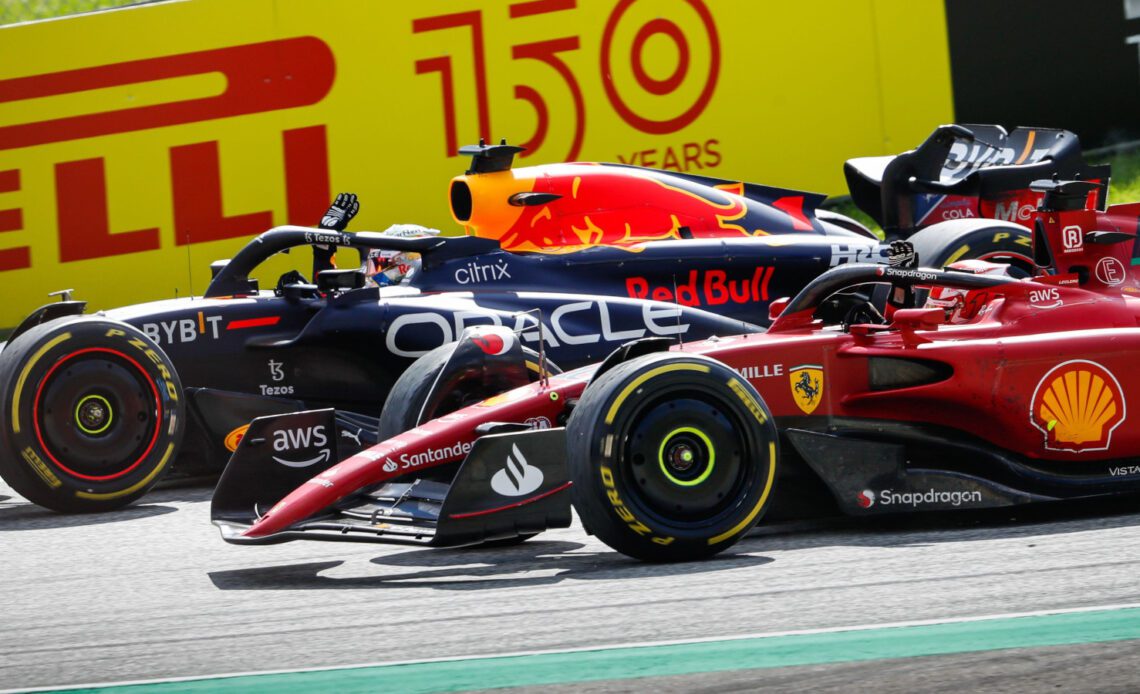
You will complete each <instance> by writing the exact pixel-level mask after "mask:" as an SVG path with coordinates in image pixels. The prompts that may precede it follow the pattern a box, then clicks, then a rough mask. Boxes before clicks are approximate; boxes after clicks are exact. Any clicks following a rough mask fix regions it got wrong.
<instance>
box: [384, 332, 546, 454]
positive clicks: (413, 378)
mask: <svg viewBox="0 0 1140 694" xmlns="http://www.w3.org/2000/svg"><path fill="white" fill-rule="evenodd" d="M454 351H455V344H454V343H448V344H446V345H440V346H439V347H436V348H435V349H433V350H431V351H430V352H428V353H427V354H425V355H423V356H422V357H420V358H419V359H417V360H416V361H414V362H412V365H411V366H409V367H408V368H407V369H405V370H404V373H402V374H400V377H399V378H397V379H396V382H395V383H394V384H392V389H391V390H390V391H389V392H388V399H387V400H386V401H385V402H384V409H383V410H381V412H380V424H379V433H378V436H379V439H380V440H381V441H386V440H387V439H390V438H392V437H393V436H396V435H398V434H402V433H404V432H405V431H407V430H408V429H414V428H416V427H417V426H419V425H421V424H423V423H424V422H426V421H428V420H431V419H435V418H436V417H442V416H443V415H445V414H448V413H451V412H454V411H456V410H458V409H461V408H464V407H467V406H468V405H474V404H475V403H477V402H480V401H482V400H485V399H487V398H489V397H491V396H493V395H498V394H499V393H501V392H503V388H504V387H503V386H500V385H498V384H497V383H496V380H495V377H494V376H495V375H494V374H493V373H492V374H486V373H484V372H483V364H481V363H480V364H457V363H455V362H454V361H452V360H451V355H452V353H453V352H454ZM522 352H523V359H524V363H525V365H526V368H527V373H528V374H529V376H530V380H531V382H534V381H537V380H538V379H539V376H540V368H541V367H540V365H539V361H540V360H539V354H538V352H536V351H534V350H533V349H530V348H529V347H523V348H522ZM545 366H546V373H547V374H548V375H551V376H553V375H557V374H560V373H562V369H560V368H558V366H557V365H556V364H554V362H552V361H550V360H549V359H548V360H546V364H545ZM429 398H431V399H432V400H431V402H428V399H429Z"/></svg>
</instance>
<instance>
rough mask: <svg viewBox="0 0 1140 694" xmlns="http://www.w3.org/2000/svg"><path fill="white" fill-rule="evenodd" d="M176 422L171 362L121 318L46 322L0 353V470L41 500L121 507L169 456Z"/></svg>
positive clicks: (178, 396) (58, 506) (179, 399)
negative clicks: (1, 438) (1, 431)
mask: <svg viewBox="0 0 1140 694" xmlns="http://www.w3.org/2000/svg"><path fill="white" fill-rule="evenodd" d="M185 420H186V416H185V398H184V397H183V394H182V386H181V384H180V383H179V380H178V374H177V373H176V372H175V370H174V366H173V364H171V362H170V359H169V358H168V357H167V356H166V355H165V354H164V353H163V351H162V349H161V348H159V347H158V346H157V345H156V344H155V343H154V342H152V341H151V340H150V339H149V338H147V337H146V335H144V334H143V333H142V332H140V331H139V330H137V329H135V328H133V327H132V326H130V325H127V324H125V323H120V322H117V321H112V320H106V319H101V318H94V317H90V318H88V317H81V318H64V319H60V320H55V321H50V322H48V323H45V324H43V325H39V326H36V327H35V328H32V329H31V330H29V331H28V332H26V333H24V334H22V335H20V336H19V337H17V338H16V339H15V340H14V341H12V342H11V343H9V344H8V345H7V346H6V347H5V349H4V351H3V352H0V423H2V430H3V432H4V438H3V440H2V441H0V475H2V476H3V478H4V480H5V481H7V482H8V484H10V485H11V486H12V488H13V489H14V490H16V491H17V492H19V493H20V494H21V495H23V496H24V497H26V498H27V499H28V500H29V501H32V502H34V503H36V504H39V505H41V506H45V507H47V508H50V509H53V510H56V511H61V512H66V513H78V512H94V511H109V510H112V509H116V508H119V507H122V506H125V505H127V504H130V503H131V502H133V501H135V500H136V499H138V498H139V497H141V496H142V495H144V494H146V492H147V491H148V490H149V489H150V488H151V487H153V486H154V485H155V483H157V482H158V481H159V479H160V478H161V477H162V475H163V473H164V472H165V471H166V469H167V468H168V467H169V465H170V463H171V462H172V461H173V460H174V458H175V456H176V454H177V452H178V447H179V444H180V443H181V439H182V433H183V429H184V425H185Z"/></svg>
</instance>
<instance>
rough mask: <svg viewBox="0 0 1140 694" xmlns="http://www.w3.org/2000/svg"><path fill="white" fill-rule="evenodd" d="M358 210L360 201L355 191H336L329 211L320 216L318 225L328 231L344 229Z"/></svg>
mask: <svg viewBox="0 0 1140 694" xmlns="http://www.w3.org/2000/svg"><path fill="white" fill-rule="evenodd" d="M359 211H360V203H359V202H358V201H357V199H356V194H355V193H338V194H337V196H336V200H333V204H332V205H329V211H328V212H325V216H324V217H322V218H321V224H320V227H321V228H322V229H328V230H330V231H344V229H345V227H347V226H348V223H349V222H351V221H352V218H353V217H355V216H356V213H357V212H359Z"/></svg>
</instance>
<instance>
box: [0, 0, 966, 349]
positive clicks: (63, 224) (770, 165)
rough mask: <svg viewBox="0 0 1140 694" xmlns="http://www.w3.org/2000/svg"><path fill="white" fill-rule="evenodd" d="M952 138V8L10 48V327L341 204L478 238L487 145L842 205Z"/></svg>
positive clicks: (4, 261)
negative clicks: (466, 180) (335, 200)
mask: <svg viewBox="0 0 1140 694" xmlns="http://www.w3.org/2000/svg"><path fill="white" fill-rule="evenodd" d="M952 118H953V110H952V99H951V91H950V75H949V66H948V58H947V45H946V31H945V18H944V14H943V7H942V3H941V2H940V1H939V0H923V1H917V2H903V1H902V0H861V1H851V0H819V1H817V2H801V3H794V4H793V3H768V2H749V1H746V0H525V1H524V0H520V1H516V2H507V1H500V2H491V1H483V2H479V1H477V0H422V1H421V2H416V3H396V2H387V1H384V2H352V1H350V0H327V1H325V2H321V3H311V2H306V1H305V0H244V1H243V2H232V1H230V0H194V1H193V2H169V3H160V4H155V5H146V6H142V7H136V8H128V9H124V10H117V11H111V12H104V13H98V14H92V15H85V16H78V17H73V18H67V19H61V20H54V21H46V22H39V23H33V24H26V25H18V26H13V27H5V28H0V289H2V290H3V297H4V299H3V301H2V302H0V326H3V325H7V326H11V325H15V324H16V323H17V322H18V321H19V320H20V318H22V317H23V316H24V315H25V314H26V313H27V312H28V311H30V310H31V309H33V308H34V307H36V306H38V305H40V304H41V303H44V302H46V301H47V300H48V299H47V296H46V294H47V293H48V292H49V291H52V290H56V289H62V288H66V287H75V288H76V289H77V290H78V295H77V298H83V299H86V300H88V301H89V302H90V306H91V308H93V309H98V308H108V307H112V306H117V305H122V304H126V303H132V302H137V301H143V300H148V299H155V298H167V297H171V296H174V295H175V294H178V295H183V296H184V295H186V294H188V293H190V292H191V291H193V292H194V293H200V292H201V291H202V290H203V288H204V287H205V285H206V284H207V282H208V280H209V272H208V265H209V262H210V261H212V260H215V259H218V258H225V257H228V256H230V255H231V254H232V253H233V252H235V250H236V249H237V248H239V247H240V245H241V243H242V241H241V240H242V239H244V238H247V237H249V236H251V235H254V234H256V233H259V232H260V231H263V230H264V229H266V228H268V227H270V226H273V225H277V224H284V223H299V224H314V223H315V222H316V221H317V220H318V219H319V216H320V213H321V212H322V211H323V209H324V207H325V206H326V205H327V201H328V199H329V197H330V194H331V193H333V192H335V191H341V190H346V191H353V192H356V193H358V194H359V195H360V196H361V199H362V211H361V214H360V216H359V217H358V218H357V221H356V222H354V224H353V227H352V228H354V229H357V230H361V229H382V228H384V227H386V226H388V225H389V224H391V223H396V222H418V223H421V224H426V225H430V226H435V227H437V228H440V229H443V230H444V231H445V233H455V232H458V231H459V229H458V227H456V225H455V224H454V222H452V221H451V219H450V216H449V214H448V212H447V208H446V186H447V181H448V179H449V178H450V177H451V176H452V175H454V174H456V173H458V172H461V171H462V170H463V169H464V168H465V166H466V163H467V160H466V159H465V158H460V157H458V156H456V155H455V152H454V150H455V149H456V147H458V146H459V145H463V144H471V143H474V142H475V141H477V140H478V138H479V137H480V135H484V136H486V137H488V138H493V139H495V140H498V138H502V137H505V138H507V139H508V141H510V142H511V143H516V144H527V145H529V146H530V151H529V152H528V153H527V154H528V156H527V157H526V158H524V159H523V160H522V162H523V163H541V162H554V161H563V160H568V159H578V160H601V161H624V162H626V163H631V164H641V165H648V166H656V167H659V168H672V169H676V170H681V171H690V172H696V173H702V174H706V175H712V176H719V177H725V178H735V179H744V180H750V181H756V182H762V183H769V184H772V185H780V186H786V187H802V188H806V189H811V190H819V191H823V192H827V193H830V194H841V193H843V192H844V188H843V180H842V173H841V165H842V161H843V160H844V159H845V158H847V157H851V156H863V155H870V154H880V153H892V152H896V151H901V150H904V149H908V148H910V147H912V146H914V145H916V144H917V143H918V142H919V141H920V140H921V139H922V138H923V137H925V136H926V135H927V134H928V133H929V131H930V130H931V129H932V128H933V127H934V126H935V125H937V124H939V123H942V122H949V121H950V120H952ZM191 268H192V269H193V272H192V275H191V273H190V269H191ZM264 279H265V278H263V282H264Z"/></svg>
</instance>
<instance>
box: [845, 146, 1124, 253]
mask: <svg viewBox="0 0 1140 694" xmlns="http://www.w3.org/2000/svg"><path fill="white" fill-rule="evenodd" d="M843 173H844V175H845V176H846V178H847V187H848V190H849V191H850V192H851V200H852V201H853V202H854V203H855V205H856V206H857V207H858V208H859V209H861V210H863V211H864V212H866V213H867V214H868V215H870V216H871V217H872V218H873V219H874V220H875V221H876V222H878V223H879V224H880V225H882V227H883V230H884V232H886V233H887V236H888V239H890V238H899V237H906V236H908V235H909V234H910V233H911V232H913V231H915V230H917V229H920V228H922V227H925V226H929V225H930V224H933V223H935V222H940V221H944V220H946V219H961V218H966V217H994V218H1000V219H1006V220H1007V221H1011V222H1017V223H1022V224H1025V221H1026V220H1027V219H1028V218H1029V216H1030V212H1031V210H1032V208H1033V207H1035V206H1034V205H1032V204H1031V201H1030V198H1032V199H1033V200H1036V199H1037V198H1039V197H1040V196H1039V194H1034V195H1029V184H1030V183H1031V182H1032V181H1034V180H1037V179H1048V178H1053V177H1054V176H1059V177H1060V178H1063V179H1082V180H1086V181H1088V180H1092V181H1096V182H1100V183H1105V184H1107V183H1108V179H1109V175H1110V167H1109V166H1108V165H1093V164H1089V163H1087V162H1085V160H1084V155H1083V153H1082V151H1081V143H1080V140H1079V139H1078V138H1077V136H1076V135H1075V134H1074V133H1071V132H1069V131H1067V130H1057V129H1053V128H1015V129H1014V130H1013V131H1011V132H1006V130H1005V128H1002V127H1001V126H998V125H974V124H971V125H942V126H939V127H938V128H937V129H935V131H934V132H933V133H931V135H930V136H929V137H928V138H926V140H925V141H924V142H923V143H922V144H921V145H919V146H918V147H916V148H914V149H912V150H910V151H908V152H903V153H902V154H898V155H895V156H885V157H860V158H856V159H850V160H848V161H847V162H846V163H845V164H844V166H843ZM1018 193H1025V195H1020V196H1019V195H1018ZM1022 198H1024V199H1022ZM1105 202H1106V197H1105V195H1104V193H1103V192H1102V193H1100V194H1099V197H1098V199H1097V200H1096V208H1097V209H1104V205H1105ZM1011 203H1012V204H1011ZM1021 203H1025V204H1021ZM1023 207H1025V208H1026V209H1024V210H1023V209H1022V208H1023ZM1019 213H1020V216H1019Z"/></svg>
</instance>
